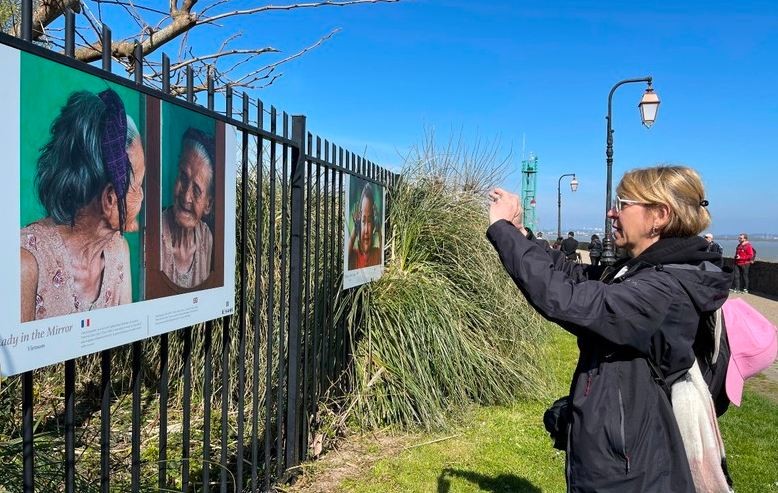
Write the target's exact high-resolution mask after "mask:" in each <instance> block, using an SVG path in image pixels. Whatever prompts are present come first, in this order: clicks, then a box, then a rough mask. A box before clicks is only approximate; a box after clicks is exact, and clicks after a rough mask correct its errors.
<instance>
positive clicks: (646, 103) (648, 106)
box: [600, 76, 659, 265]
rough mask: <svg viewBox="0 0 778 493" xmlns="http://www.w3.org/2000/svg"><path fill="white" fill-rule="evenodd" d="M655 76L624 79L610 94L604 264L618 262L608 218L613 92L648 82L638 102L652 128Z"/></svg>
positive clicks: (656, 100)
mask: <svg viewBox="0 0 778 493" xmlns="http://www.w3.org/2000/svg"><path fill="white" fill-rule="evenodd" d="M652 81H653V78H652V77H651V76H648V77H641V78H639V79H624V80H622V81H619V82H617V83H616V85H614V86H613V87H612V88H611V92H610V93H609V94H608V116H606V117H605V119H606V121H607V124H608V129H607V134H606V138H607V146H606V148H605V163H606V166H607V170H608V173H607V177H606V181H605V238H604V239H603V243H602V258H601V260H600V261H601V262H602V263H603V264H604V265H613V264H614V263H615V262H616V253H615V251H614V249H613V232H612V229H611V220H610V219H608V212H609V211H610V208H611V200H612V199H611V189H612V184H611V181H612V175H613V128H612V127H611V106H612V102H613V93H614V92H616V89H618V88H619V86H621V85H623V84H630V83H633V82H645V83H647V84H648V87H646V91H645V92H644V93H643V98H642V99H641V100H640V103H638V108H639V109H640V119H641V120H642V121H643V125H645V126H646V127H647V128H651V125H653V124H654V121H656V113H657V110H659V96H658V95H657V94H656V93H655V92H654V89H653V88H652V87H651V83H652Z"/></svg>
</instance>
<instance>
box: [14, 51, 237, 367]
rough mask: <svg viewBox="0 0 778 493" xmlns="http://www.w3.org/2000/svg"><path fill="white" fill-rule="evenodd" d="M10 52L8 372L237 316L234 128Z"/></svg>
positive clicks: (109, 80) (119, 84)
mask: <svg viewBox="0 0 778 493" xmlns="http://www.w3.org/2000/svg"><path fill="white" fill-rule="evenodd" d="M0 63H2V66H3V68H4V74H3V77H2V78H0V92H1V93H2V94H3V96H4V104H3V105H0V146H2V148H3V149H4V157H5V159H6V160H7V163H8V166H7V167H6V174H5V176H4V179H3V180H2V181H0V187H2V193H0V204H2V210H3V214H0V228H1V229H0V230H2V231H3V234H4V235H5V238H4V241H2V242H0V256H2V258H4V259H6V261H5V262H2V263H0V279H2V281H1V282H3V293H4V296H2V297H0V314H1V315H0V317H2V321H1V323H0V375H4V376H8V375H14V374H17V373H20V372H24V371H27V370H32V369H35V368H40V367H42V366H46V365H49V364H52V363H57V362H61V361H65V360H67V359H71V358H75V357H78V356H82V355H85V354H89V353H94V352H97V351H102V350H104V349H108V348H112V347H116V346H120V345H123V344H127V343H130V342H134V341H137V340H140V339H144V338H147V337H150V336H153V335H158V334H162V333H165V332H169V331H171V330H176V329H180V328H183V327H186V326H189V325H192V324H195V323H199V322H204V321H207V320H213V319H216V318H219V317H221V316H224V315H228V314H230V313H232V310H233V307H234V304H235V273H234V269H232V268H230V269H225V265H230V266H232V265H234V263H235V241H234V238H235V214H234V211H235V198H236V197H235V183H236V171H235V170H236V156H237V152H236V149H235V147H236V139H235V129H234V127H232V126H229V125H226V124H225V123H224V122H223V121H221V120H219V121H217V119H215V118H213V117H209V116H207V115H205V114H204V113H203V112H201V111H198V110H197V109H195V107H191V106H190V107H185V106H184V105H182V104H179V103H178V102H170V101H164V102H163V101H161V99H160V98H159V97H154V96H151V95H147V94H145V92H144V91H141V90H139V88H138V87H137V86H135V85H134V84H131V83H126V82H124V81H123V80H122V79H119V78H118V77H117V78H113V77H101V76H99V75H96V74H93V73H90V70H89V69H85V70H79V69H77V68H74V67H73V66H70V65H67V64H63V63H57V62H55V61H53V60H49V59H47V58H45V57H42V56H39V55H35V54H32V53H27V52H23V51H20V50H18V49H15V48H11V47H8V46H4V45H0ZM114 79H115V80H114ZM170 99H172V98H170ZM217 116H218V115H217ZM228 184H229V185H228ZM225 211H231V212H232V213H231V214H225ZM12 259H13V260H12ZM15 259H18V261H15Z"/></svg>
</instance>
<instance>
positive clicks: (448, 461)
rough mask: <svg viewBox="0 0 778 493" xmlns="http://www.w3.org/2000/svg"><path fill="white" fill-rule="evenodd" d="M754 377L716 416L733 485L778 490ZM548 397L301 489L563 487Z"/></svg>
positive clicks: (772, 438) (767, 414)
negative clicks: (736, 401) (546, 419)
mask: <svg viewBox="0 0 778 493" xmlns="http://www.w3.org/2000/svg"><path fill="white" fill-rule="evenodd" d="M557 330H558V329H557ZM556 339H557V340H555V342H554V344H555V345H557V347H559V353H558V354H559V361H555V362H550V371H552V372H554V373H555V374H556V375H557V377H558V378H556V380H557V386H558V389H555V390H558V393H559V394H560V395H561V394H562V393H564V391H565V389H566V385H567V378H569V374H570V371H571V369H572V365H573V363H574V359H575V352H576V348H575V341H574V340H573V338H572V337H569V336H564V335H562V336H559V337H557V338H556ZM749 383H751V382H749ZM755 383H756V384H755V385H753V387H754V389H751V388H747V391H746V396H745V398H744V402H743V406H742V407H741V408H736V407H734V406H731V407H730V409H729V411H728V412H727V414H726V415H725V416H724V417H723V418H722V419H721V429H722V434H723V436H724V440H725V443H726V447H727V453H728V458H729V466H730V471H731V473H732V476H733V478H734V481H735V486H736V491H737V492H738V493H746V492H754V493H766V492H767V493H769V492H775V493H778V404H776V402H775V401H774V400H771V399H768V398H765V397H764V396H763V395H760V393H759V392H761V393H764V392H765V386H764V385H760V384H759V382H758V381H757V382H755ZM749 387H752V386H750V385H749ZM773 397H774V396H773ZM548 404H549V403H547V402H533V401H528V402H519V403H516V404H515V405H512V406H509V407H499V406H494V407H481V408H475V409H473V410H471V411H469V412H468V413H466V414H465V416H464V417H463V418H461V419H460V420H459V422H460V424H459V425H457V426H455V427H453V428H452V429H451V430H447V431H446V432H445V433H440V434H425V435H408V436H407V437H406V438H407V440H406V442H404V443H403V445H402V446H401V447H399V452H398V451H397V450H395V451H394V452H393V453H388V452H387V451H383V453H384V454H386V455H391V457H388V458H384V459H379V460H377V461H375V462H372V464H370V465H368V466H365V467H352V471H351V473H350V474H347V475H345V479H342V478H340V479H338V480H337V481H336V484H332V481H330V482H329V483H330V484H328V485H327V486H326V487H325V486H324V484H323V483H322V484H319V485H318V486H317V483H316V478H315V477H313V478H308V480H307V481H305V482H306V483H308V486H307V488H305V489H302V490H301V491H344V492H352V493H379V492H381V493H385V492H386V493H391V492H398V493H399V492H403V493H408V492H425V493H426V492H437V493H448V492H451V493H460V492H462V493H468V492H495V493H496V492H506V493H507V492H540V491H548V492H558V491H564V489H565V480H564V454H563V453H561V452H557V451H556V450H554V449H553V448H552V447H551V443H550V439H549V438H548V436H547V434H546V432H545V430H544V429H543V425H542V423H541V417H542V415H543V411H544V410H545V408H546V407H547V405H548ZM368 440H369V439H368ZM435 440H439V441H435ZM368 448H369V447H368ZM396 448H397V447H396ZM380 454H381V452H379V454H378V455H380ZM360 466H361V464H360ZM327 467H329V466H327ZM314 476H315V474H314Z"/></svg>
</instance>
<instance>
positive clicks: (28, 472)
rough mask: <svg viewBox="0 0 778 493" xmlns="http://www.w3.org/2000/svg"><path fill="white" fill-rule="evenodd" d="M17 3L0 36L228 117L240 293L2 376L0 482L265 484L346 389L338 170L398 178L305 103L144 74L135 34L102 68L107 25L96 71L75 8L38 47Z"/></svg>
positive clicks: (298, 451)
mask: <svg viewBox="0 0 778 493" xmlns="http://www.w3.org/2000/svg"><path fill="white" fill-rule="evenodd" d="M22 7H23V8H22V14H23V16H22V30H21V32H22V38H21V39H16V38H12V37H9V36H6V35H0V42H2V43H3V44H6V45H9V46H12V47H15V48H18V49H20V50H23V51H27V52H31V53H34V54H36V55H39V56H42V57H45V58H47V59H49V60H53V61H56V62H58V63H61V64H65V65H68V66H71V67H73V68H77V69H79V70H83V71H85V72H87V73H90V74H92V75H97V76H100V77H103V78H105V79H108V80H110V81H112V82H115V83H118V84H122V85H124V86H127V87H132V88H134V89H136V90H138V91H140V92H142V93H145V94H146V95H151V96H153V97H156V98H158V99H160V100H162V101H165V102H168V103H173V104H177V105H182V106H184V107H187V108H189V109H191V110H194V111H197V112H200V113H202V114H205V115H207V116H209V117H212V118H214V119H218V120H221V121H224V122H226V123H228V124H230V125H233V126H235V127H236V128H237V129H238V131H239V136H238V137H239V138H238V143H239V147H240V151H241V155H240V174H239V179H238V183H236V184H234V186H236V187H237V190H238V194H237V198H238V204H239V207H238V210H237V211H235V213H236V214H237V224H238V228H237V230H236V234H237V238H236V242H237V243H236V244H237V259H238V261H237V265H236V266H225V268H231V267H232V268H235V269H236V283H237V285H236V293H237V296H238V299H237V312H236V313H234V314H233V315H230V316H227V317H224V318H222V319H218V320H215V321H212V322H207V323H205V324H200V325H197V326H193V327H187V328H184V329H181V330H179V331H177V332H175V333H170V334H165V335H161V336H158V337H154V338H150V339H146V340H144V341H138V342H135V343H132V344H130V345H129V347H121V348H115V349H112V350H105V351H102V352H101V353H100V354H99V355H90V356H85V357H83V358H78V359H75V360H70V361H67V362H65V363H64V364H60V365H54V366H52V367H47V368H43V369H40V370H36V371H35V372H27V373H24V374H23V375H20V376H18V377H13V378H10V379H8V380H6V382H4V384H3V389H2V391H0V392H1V393H0V397H2V399H0V405H2V406H4V407H5V406H8V408H7V409H4V410H3V412H4V413H7V414H8V415H11V416H14V417H15V418H16V419H18V420H19V421H21V427H20V428H19V427H17V426H7V427H6V430H10V432H9V433H10V436H8V438H11V439H13V440H11V441H8V442H6V443H3V444H0V450H2V449H4V451H3V453H2V454H0V456H2V457H3V461H4V464H0V467H4V468H5V470H6V473H5V474H3V475H2V477H0V486H5V487H6V488H8V489H9V490H13V489H14V488H16V489H19V488H20V487H21V489H22V490H23V491H24V492H33V491H61V490H64V491H65V492H75V491H76V489H78V490H79V491H80V492H81V493H84V492H87V491H101V492H108V491H127V490H129V491H133V492H136V491H175V490H178V491H205V492H207V491H221V492H226V491H268V490H270V489H271V487H272V485H273V484H275V483H276V482H277V481H279V480H283V479H285V475H286V474H288V471H289V470H290V468H293V467H294V466H296V465H298V464H299V463H300V461H302V460H304V459H305V458H306V457H307V455H308V447H309V443H310V442H311V440H312V439H313V438H312V437H313V436H314V435H315V433H316V429H315V422H314V417H315V416H316V414H317V410H318V406H319V405H320V402H321V399H322V397H324V396H325V395H328V394H330V395H331V394H332V393H333V392H336V393H338V392H339V393H341V394H342V393H344V392H347V391H348V388H347V387H348V383H349V381H350V379H349V378H343V375H344V374H346V373H347V372H348V368H349V358H350V354H349V347H350V341H349V339H348V334H347V331H346V325H345V320H344V319H343V318H342V317H339V315H338V313H340V312H339V310H338V309H337V308H338V307H337V302H338V300H339V299H341V298H340V296H339V293H340V282H341V276H342V274H343V272H342V270H343V250H344V248H343V247H344V245H343V234H342V231H343V227H344V224H343V218H344V213H345V211H344V208H345V206H346V203H345V197H344V179H346V178H347V177H348V176H349V175H358V176H360V177H362V178H364V179H366V180H368V181H372V182H374V183H377V184H379V185H382V186H386V187H389V188H391V187H392V186H394V184H395V182H396V179H397V177H396V175H394V174H393V173H391V172H389V171H388V170H386V169H383V168H381V167H379V166H377V165H375V164H374V163H372V162H370V161H368V160H366V159H364V158H362V157H360V156H357V155H356V154H354V153H351V152H349V151H348V150H345V149H343V148H341V147H339V146H336V145H335V144H333V143H330V142H328V141H327V140H322V139H321V138H320V137H317V136H314V135H312V134H311V133H310V132H308V130H307V128H306V119H305V117H304V116H293V117H291V118H290V117H289V116H288V115H287V114H286V113H283V112H282V113H281V114H280V115H279V112H278V110H276V108H275V107H270V109H269V110H267V109H266V108H265V106H264V105H263V103H262V101H260V100H252V99H251V98H250V97H249V96H248V94H233V91H232V89H231V88H230V87H229V86H228V87H227V88H226V91H225V98H224V99H225V108H224V110H223V111H217V110H215V109H214V99H215V98H214V95H215V88H214V81H213V78H212V77H211V75H210V74H209V77H208V81H207V88H208V90H207V93H206V95H207V106H206V107H203V106H200V105H198V104H195V95H194V90H193V86H194V84H193V75H192V70H191V67H189V68H188V69H187V71H186V82H187V88H188V90H187V93H186V99H185V101H182V100H180V99H177V98H175V97H174V96H172V95H171V94H170V77H171V74H170V61H169V59H168V57H167V56H165V55H163V56H162V67H163V69H162V74H163V75H162V90H157V89H154V88H150V87H147V86H145V85H144V81H143V70H142V67H143V59H142V52H141V50H140V46H139V45H138V47H137V49H136V51H135V71H134V81H128V80H125V79H122V78H120V77H118V76H116V75H114V74H112V73H111V54H110V46H111V31H110V29H109V28H108V27H107V26H103V29H102V41H103V43H102V46H103V50H104V51H103V57H102V66H101V68H97V67H94V66H91V65H86V64H83V63H81V62H78V61H75V60H74V59H73V56H74V51H75V42H74V39H75V22H74V14H73V13H72V12H68V14H67V16H66V19H65V40H66V42H65V51H64V54H60V53H54V52H52V51H49V50H46V49H44V48H42V47H41V46H39V45H36V44H34V43H32V42H31V36H32V9H31V1H30V0H26V1H23V2H22ZM234 99H239V100H240V103H239V104H240V110H239V111H238V112H237V113H234V110H233V105H234ZM252 113H253V114H254V116H253V119H252V116H251V114H252ZM279 126H280V128H279ZM230 185H231V184H228V186H230ZM228 212H229V211H228ZM98 369H99V370H98ZM34 373H35V375H34ZM58 375H62V378H63V380H64V395H63V396H62V405H61V406H59V405H58V404H57V405H55V406H54V410H53V411H52V409H48V408H47V409H41V408H40V406H39V407H36V399H35V396H37V395H39V394H40V390H41V389H42V388H43V384H44V383H46V381H47V379H51V378H60V377H58ZM3 394H5V395H3ZM128 399H129V400H130V404H129V405H126V403H127V400H128ZM19 402H21V406H20V408H21V413H20V414H19V413H18V411H16V409H19ZM247 415H248V416H247ZM98 435H99V436H98ZM128 436H129V438H128ZM18 442H20V443H21V446H20V447H19V446H17V445H12V444H15V443H18ZM128 442H129V443H128ZM14 447H15V448H14ZM97 464H99V471H98V470H96V469H97V466H96V465H97ZM93 465H94V467H95V468H96V469H92V467H93ZM17 466H18V467H17ZM128 469H129V473H128ZM16 471H18V473H17V472H16ZM3 482H6V483H8V484H3Z"/></svg>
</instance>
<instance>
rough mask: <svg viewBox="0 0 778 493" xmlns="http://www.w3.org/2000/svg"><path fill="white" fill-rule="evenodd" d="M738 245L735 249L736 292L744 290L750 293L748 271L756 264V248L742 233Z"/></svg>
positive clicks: (738, 238)
mask: <svg viewBox="0 0 778 493" xmlns="http://www.w3.org/2000/svg"><path fill="white" fill-rule="evenodd" d="M737 241H738V245H737V248H736V249H735V269H736V271H735V292H736V293H737V292H739V291H740V288H741V287H742V288H743V292H744V293H747V292H748V269H749V268H750V267H751V264H753V263H754V247H752V246H751V242H750V241H748V235H747V234H746V233H740V235H739V236H738V237H737Z"/></svg>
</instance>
